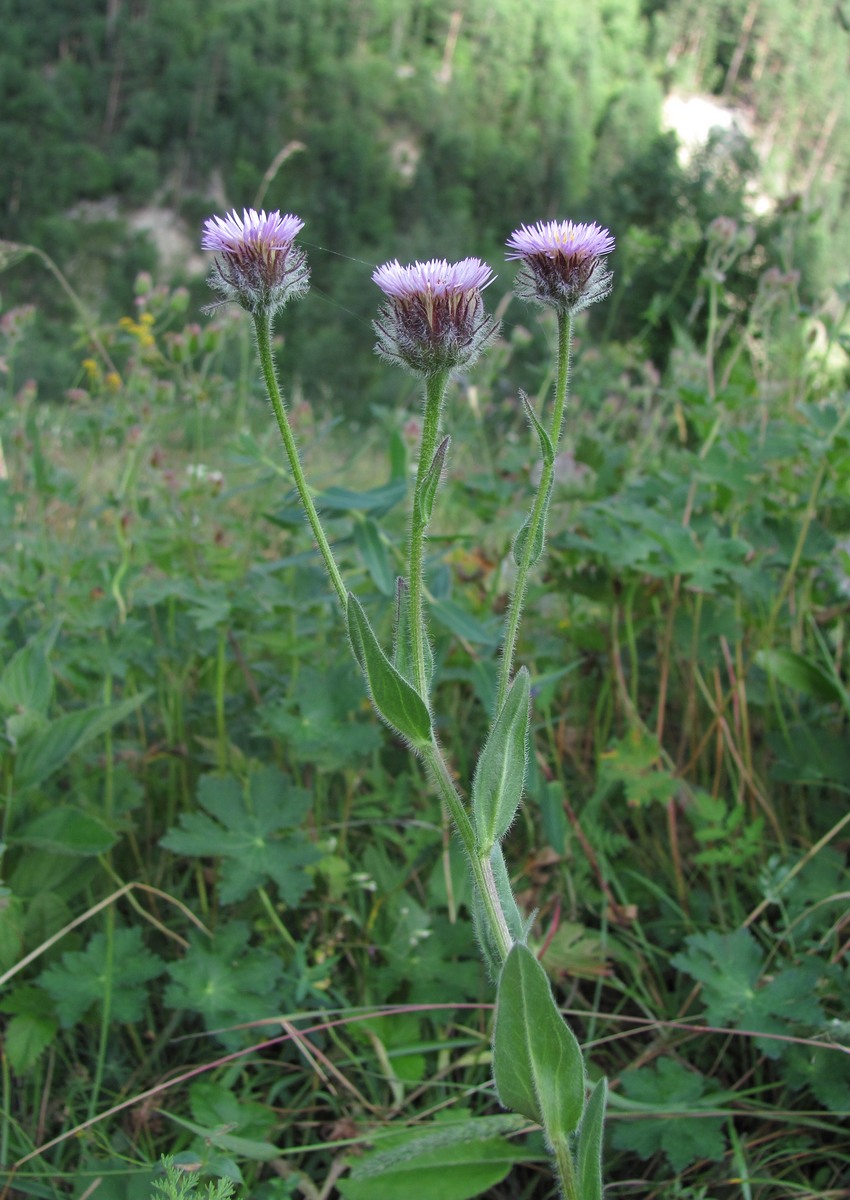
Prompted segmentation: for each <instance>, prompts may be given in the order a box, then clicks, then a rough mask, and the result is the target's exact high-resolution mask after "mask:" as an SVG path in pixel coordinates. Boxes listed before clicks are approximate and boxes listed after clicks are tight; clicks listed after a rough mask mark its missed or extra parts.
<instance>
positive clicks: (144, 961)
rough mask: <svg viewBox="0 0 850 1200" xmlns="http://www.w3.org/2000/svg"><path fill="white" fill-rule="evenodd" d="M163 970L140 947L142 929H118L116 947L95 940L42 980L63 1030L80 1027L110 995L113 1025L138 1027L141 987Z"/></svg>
mask: <svg viewBox="0 0 850 1200" xmlns="http://www.w3.org/2000/svg"><path fill="white" fill-rule="evenodd" d="M164 970H165V963H164V962H163V961H162V960H161V959H159V958H157V957H156V955H154V954H151V953H150V951H148V950H146V949H145V948H144V946H143V945H142V933H141V930H140V929H116V930H115V932H114V934H113V936H112V943H111V945H110V943H109V942H108V941H107V938H106V936H105V935H104V934H102V933H96V934H94V936H93V937H92V939H91V941H90V942H89V944H88V946H87V947H86V949H85V950H71V951H67V952H66V953H65V954H63V955H62V960H61V962H59V963H54V964H53V965H52V966H50V967H48V968H47V970H46V971H43V972H42V973H41V975H40V976H39V983H40V984H41V986H42V987H43V988H44V989H45V990H46V991H47V992H48V993H49V995H51V996H52V997H53V1000H54V1003H55V1004H56V1013H57V1016H58V1017H59V1021H60V1023H61V1024H62V1027H63V1028H64V1029H70V1028H71V1027H72V1026H73V1025H76V1024H77V1022H78V1021H81V1020H82V1019H83V1017H84V1016H85V1015H86V1013H87V1012H88V1010H89V1009H90V1008H91V1007H92V1005H94V1004H102V1003H103V998H104V995H105V994H106V993H107V991H108V993H109V997H110V1010H109V1011H110V1016H111V1018H112V1019H113V1020H115V1021H125V1022H130V1021H139V1020H140V1019H141V1017H142V1014H143V1013H144V1010H145V1004H146V1003H147V990H146V988H145V987H144V986H143V985H144V984H145V983H148V982H149V981H150V980H151V979H156V977H157V976H158V975H161V974H162V973H163V971H164Z"/></svg>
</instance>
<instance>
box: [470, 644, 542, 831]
mask: <svg viewBox="0 0 850 1200" xmlns="http://www.w3.org/2000/svg"><path fill="white" fill-rule="evenodd" d="M530 714H531V676H530V675H529V673H528V670H527V669H526V668H525V667H522V668H521V669H520V670H519V671H518V672H517V675H516V677H515V679H514V681H513V683H512V684H511V686H510V689H509V691H508V694H507V696H506V697H505V703H504V704H503V705H502V711H501V712H500V713H499V715H498V717H497V718H496V720H495V721H494V723H493V727H492V728H491V730H490V733H489V734H488V736H487V741H486V742H485V743H484V749H483V750H482V751H481V755H480V757H479V759H478V763H477V765H476V768H475V777H474V779H473V782H472V816H473V820H474V822H475V831H476V835H477V838H478V850H479V852H480V853H481V854H489V853H490V851H491V849H492V848H493V846H494V845H495V843H496V842H501V840H502V838H503V837H504V836H505V834H506V833H507V832H508V829H509V828H510V826H511V823H512V822H513V819H514V817H515V816H516V812H517V809H518V808H519V806H520V803H521V801H522V792H523V788H524V787H525V775H526V771H527V769H528V722H529V718H530Z"/></svg>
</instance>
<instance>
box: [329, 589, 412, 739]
mask: <svg viewBox="0 0 850 1200" xmlns="http://www.w3.org/2000/svg"><path fill="white" fill-rule="evenodd" d="M348 634H349V637H350V638H351V644H352V647H353V648H354V654H355V657H356V658H357V661H358V662H359V663H360V666H361V667H362V669H363V674H364V675H365V677H366V683H367V685H368V688H369V694H370V695H371V697H372V701H373V703H374V705H375V708H376V709H377V710H378V712H379V714H380V715H381V716H382V717H383V718H384V720H385V721H386V722H387V724H388V725H389V726H391V728H393V729H395V730H396V731H397V732H398V733H400V734H401V735H402V736H403V737H406V738H409V740H410V742H411V743H412V745H413V746H424V745H427V743H428V742H429V741H430V739H431V716H430V714H429V712H428V709H427V707H426V705H425V701H424V700H423V699H422V697H421V696H420V695H419V693H418V692H417V691H416V689H415V688H414V687H413V686H412V684H410V683H408V682H407V680H406V679H405V678H404V676H403V675H401V674H400V673H399V672H398V671H397V670H396V668H395V667H394V666H393V665H392V663H391V662H390V660H389V659H388V658H387V656H386V655H385V654H384V652H383V650H382V649H381V647H380V646H379V645H378V639H377V638H376V637H375V634H374V633H373V632H372V626H371V625H370V624H369V621H368V619H367V617H366V614H365V613H364V612H363V609H362V608H361V607H360V604H359V603H358V602H357V599H356V598H355V597H354V596H353V595H352V594H351V593H350V592H349V594H348Z"/></svg>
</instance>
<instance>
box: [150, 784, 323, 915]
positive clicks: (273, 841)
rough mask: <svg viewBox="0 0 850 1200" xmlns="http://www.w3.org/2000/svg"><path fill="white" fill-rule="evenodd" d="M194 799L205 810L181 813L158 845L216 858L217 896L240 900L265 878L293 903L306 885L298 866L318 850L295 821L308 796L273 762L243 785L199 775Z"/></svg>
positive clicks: (300, 816) (312, 859)
mask: <svg viewBox="0 0 850 1200" xmlns="http://www.w3.org/2000/svg"><path fill="white" fill-rule="evenodd" d="M198 801H199V803H200V804H201V805H202V807H203V808H204V809H206V812H194V813H182V814H181V816H180V824H179V826H178V827H177V828H175V829H171V830H169V832H168V833H167V834H166V835H165V837H164V838H163V839H162V841H161V843H160V844H161V845H162V846H165V848H166V849H167V850H172V851H173V852H174V853H175V854H185V855H189V856H191V857H195V858H219V859H221V860H222V863H221V868H220V885H219V899H220V901H221V902H222V903H223V904H233V903H235V902H236V901H238V900H244V899H245V897H246V896H248V895H250V894H251V892H253V891H255V890H256V889H257V888H258V887H264V886H265V885H266V884H268V883H269V882H271V883H274V884H275V885H276V886H277V890H278V893H279V895H280V897H281V899H282V900H284V901H285V902H286V903H287V904H288V905H290V906H294V905H296V904H297V903H298V901H299V900H300V899H301V898H302V896H303V895H304V893H305V892H306V891H307V889H308V887H309V886H310V878H309V876H308V875H307V873H306V872H305V870H304V867H306V866H309V865H310V864H311V863H313V862H316V861H317V859H318V858H319V857H320V854H319V851H318V850H316V849H315V848H314V847H313V846H312V844H311V843H310V842H309V841H308V840H307V838H305V837H304V835H303V834H302V833H301V832H300V831H299V830H298V829H297V828H294V827H295V826H297V825H299V824H300V823H301V821H302V820H303V818H304V816H305V815H306V812H307V809H308V807H309V804H310V797H309V795H308V794H307V793H306V792H304V791H302V790H301V789H299V788H295V787H293V786H292V784H291V782H290V780H289V779H288V778H287V776H285V775H284V774H283V773H282V772H281V771H279V770H278V769H277V768H276V767H265V768H263V769H262V770H260V771H256V772H252V773H251V774H250V775H249V776H248V779H247V781H246V782H245V784H244V785H243V783H242V782H240V781H239V780H238V779H236V778H235V777H234V776H232V775H205V776H203V778H202V779H201V781H200V783H199V785H198Z"/></svg>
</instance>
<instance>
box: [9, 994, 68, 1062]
mask: <svg viewBox="0 0 850 1200" xmlns="http://www.w3.org/2000/svg"><path fill="white" fill-rule="evenodd" d="M0 1012H4V1013H10V1014H12V1019H11V1020H10V1021H9V1023H8V1024H7V1025H6V1029H5V1033H4V1037H3V1048H4V1050H5V1052H6V1055H7V1056H8V1059H9V1064H10V1066H11V1068H12V1070H13V1071H14V1072H15V1074H16V1075H23V1074H24V1072H25V1071H28V1070H29V1069H30V1067H32V1065H33V1064H34V1063H35V1062H36V1061H37V1059H38V1058H39V1056H40V1055H41V1054H42V1053H43V1051H44V1050H45V1049H46V1048H47V1047H48V1046H49V1045H50V1043H51V1042H52V1041H53V1039H54V1037H55V1036H56V1033H57V1032H58V1029H59V1023H58V1022H57V1020H56V1018H55V1015H54V1012H53V1004H52V1003H51V1001H50V998H49V997H48V995H47V994H46V992H44V991H43V990H42V989H41V988H37V987H30V986H26V985H25V986H23V987H18V988H16V989H15V990H14V991H13V992H11V993H10V994H9V995H6V996H4V997H3V1000H2V1001H0Z"/></svg>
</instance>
